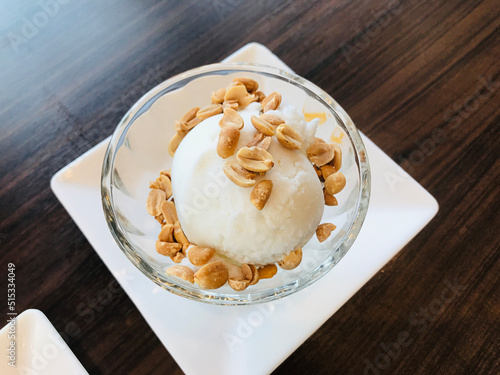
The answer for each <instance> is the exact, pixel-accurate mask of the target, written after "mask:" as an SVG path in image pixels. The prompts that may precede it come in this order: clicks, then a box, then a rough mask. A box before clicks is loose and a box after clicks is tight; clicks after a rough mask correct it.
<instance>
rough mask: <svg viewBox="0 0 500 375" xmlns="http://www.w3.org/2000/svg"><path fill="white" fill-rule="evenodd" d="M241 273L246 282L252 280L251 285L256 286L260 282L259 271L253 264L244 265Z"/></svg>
mask: <svg viewBox="0 0 500 375" xmlns="http://www.w3.org/2000/svg"><path fill="white" fill-rule="evenodd" d="M241 271H242V272H243V276H244V277H245V279H246V280H250V285H255V284H257V283H258V282H259V279H260V277H259V270H258V269H257V267H255V266H254V265H253V264H247V263H243V264H242V265H241Z"/></svg>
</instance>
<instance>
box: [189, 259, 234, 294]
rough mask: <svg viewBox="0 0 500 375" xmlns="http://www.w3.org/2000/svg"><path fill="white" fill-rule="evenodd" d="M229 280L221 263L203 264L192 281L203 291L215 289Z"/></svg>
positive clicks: (227, 272) (227, 273)
mask: <svg viewBox="0 0 500 375" xmlns="http://www.w3.org/2000/svg"><path fill="white" fill-rule="evenodd" d="M228 278H229V271H228V269H227V267H226V266H225V265H224V264H223V263H222V262H211V263H208V264H205V265H204V266H203V267H201V268H200V269H199V270H198V271H197V272H196V273H195V274H194V281H195V282H196V283H197V284H198V285H199V286H200V288H203V289H217V288H220V287H221V286H223V285H224V284H225V283H226V281H227V280H228Z"/></svg>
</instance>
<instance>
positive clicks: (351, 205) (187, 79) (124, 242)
mask: <svg viewBox="0 0 500 375" xmlns="http://www.w3.org/2000/svg"><path fill="white" fill-rule="evenodd" d="M234 77H249V78H252V79H254V80H256V81H257V82H258V83H259V86H260V87H259V90H262V91H263V92H264V93H265V94H269V93H271V92H273V91H277V92H280V93H281V94H282V96H283V101H287V102H288V103H289V104H292V105H294V106H295V107H297V108H299V109H301V110H302V111H303V113H305V114H306V118H308V119H310V118H313V117H318V118H320V125H319V126H318V130H317V132H316V137H319V138H322V139H323V140H325V141H326V142H328V143H336V144H338V145H339V146H340V147H341V149H342V168H341V171H342V173H343V174H344V175H345V177H346V181H347V183H346V186H345V188H344V189H343V190H342V191H341V192H340V193H339V194H336V197H337V199H338V205H337V206H325V208H324V212H323V217H322V220H321V223H325V222H327V223H333V224H335V225H336V227H337V228H336V230H334V231H333V232H332V234H331V235H330V237H329V238H328V239H327V240H326V241H324V242H322V243H320V242H319V241H318V239H317V237H316V235H313V236H312V238H311V240H310V241H309V242H308V243H307V244H306V245H305V246H303V259H302V262H301V264H300V265H299V266H298V267H297V268H295V269H293V270H283V269H280V268H279V267H278V273H277V274H276V275H275V276H274V277H273V278H271V279H264V280H261V281H259V282H258V283H257V284H256V285H251V286H249V287H248V288H247V289H245V290H244V291H241V292H237V291H235V290H233V289H231V288H230V287H229V285H227V284H226V285H225V286H223V287H221V288H219V289H215V290H205V289H202V288H200V287H199V286H198V285H197V284H196V283H194V284H191V283H189V282H187V281H184V280H182V279H180V278H177V277H175V276H171V275H169V274H166V273H165V270H166V269H167V268H168V267H170V266H172V265H175V263H174V262H173V261H172V260H171V259H170V258H169V257H166V256H163V255H160V254H158V253H157V252H156V250H155V243H156V240H157V237H158V233H159V231H160V226H159V224H158V222H157V221H156V220H155V219H154V218H153V217H152V216H150V215H149V214H148V212H147V210H146V200H147V197H148V194H149V191H150V189H149V182H150V181H154V180H155V179H156V178H157V177H158V176H159V173H160V171H161V170H165V169H169V168H170V167H171V165H172V160H173V159H172V157H171V156H170V154H169V152H168V143H169V141H170V139H171V138H172V136H173V135H174V134H175V127H174V123H175V121H176V120H178V119H179V118H181V116H182V115H183V114H184V113H185V112H186V111H187V110H189V109H190V108H192V107H195V106H198V107H203V106H204V105H207V104H210V96H211V93H212V92H213V91H215V90H217V89H218V88H220V87H225V86H227V85H228V84H229V83H230V82H232V80H233V78H234ZM202 124H203V123H202ZM101 197H102V204H103V209H104V214H105V217H106V221H107V223H108V226H109V229H110V231H111V234H112V235H113V237H114V239H115V240H116V242H117V244H118V246H119V247H120V249H121V250H122V251H123V252H124V253H125V255H126V256H127V258H128V259H129V260H130V261H131V262H132V263H133V264H134V265H135V266H136V267H137V268H138V269H139V270H140V271H141V272H142V273H144V275H146V276H147V277H148V278H149V279H151V280H152V281H153V282H154V283H156V284H158V285H159V286H161V287H162V288H164V289H166V290H168V291H170V292H172V293H174V294H176V295H179V296H182V297H185V298H189V299H191V300H196V301H202V302H206V303H212V304H219V305H244V304H254V303H260V302H268V301H272V300H275V299H278V298H282V297H285V296H287V295H290V294H292V293H295V292H298V291H299V290H302V289H304V288H306V287H307V286H308V285H311V284H312V283H314V282H315V281H317V280H318V279H319V278H321V277H322V276H324V275H325V274H326V273H327V272H329V271H330V270H331V269H332V268H333V267H334V266H335V265H336V264H337V263H338V262H339V261H340V259H341V258H342V257H343V256H344V255H345V254H346V253H347V251H348V250H349V249H350V248H351V246H352V244H353V243H354V241H355V240H356V237H357V235H358V233H359V231H360V229H361V226H362V224H363V221H364V219H365V216H366V212H367V209H368V202H369V197H370V167H369V164H368V160H367V156H366V150H365V146H364V145H363V142H362V140H361V137H360V135H359V133H358V131H357V129H356V127H355V126H354V124H353V122H352V120H351V119H350V118H349V116H348V115H347V113H346V112H345V111H344V110H343V109H342V108H341V107H340V106H339V105H338V104H337V102H335V100H333V98H331V97H330V96H329V95H328V94H327V93H326V92H324V91H323V90H321V89H320V88H319V87H317V86H316V85H314V84H312V83H311V82H309V81H307V80H305V79H303V78H301V77H299V76H297V75H294V74H291V73H289V72H286V71H283V70H281V69H277V68H273V67H268V66H262V65H256V64H235V63H232V64H226V63H223V64H212V65H207V66H202V67H199V68H196V69H193V70H190V71H187V72H185V73H182V74H179V75H177V76H175V77H172V78H170V79H168V80H166V81H165V82H163V83H161V84H159V85H158V86H156V87H155V88H153V89H152V90H151V91H149V92H148V93H147V94H145V95H144V96H143V97H142V98H141V99H140V100H139V101H138V102H137V103H136V104H134V106H133V107H132V108H131V109H130V110H129V111H128V112H127V114H126V115H125V116H124V117H123V119H122V120H121V121H120V123H119V124H118V126H117V128H116V130H115V132H114V133H113V136H112V138H111V141H110V143H109V146H108V149H107V151H106V155H105V158H104V163H103V168H102V180H101ZM174 199H175V197H174ZM297 220H300V218H297ZM117 256H118V254H117ZM181 264H186V265H189V266H191V265H190V264H189V263H188V262H187V258H186V259H185V260H184V261H183V262H182V263H181Z"/></svg>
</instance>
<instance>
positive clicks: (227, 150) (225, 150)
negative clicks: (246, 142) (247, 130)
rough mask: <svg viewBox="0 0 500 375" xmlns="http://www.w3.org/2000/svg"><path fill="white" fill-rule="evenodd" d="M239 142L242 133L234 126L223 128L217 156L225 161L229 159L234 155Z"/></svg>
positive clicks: (218, 142)
mask: <svg viewBox="0 0 500 375" xmlns="http://www.w3.org/2000/svg"><path fill="white" fill-rule="evenodd" d="M239 140H240V131H239V130H238V129H237V128H235V127H234V126H225V127H223V128H222V129H221V131H220V134H219V140H218V141H217V155H219V156H220V157H221V158H223V159H227V158H228V157H230V156H231V155H233V154H234V151H235V150H236V146H238V141H239Z"/></svg>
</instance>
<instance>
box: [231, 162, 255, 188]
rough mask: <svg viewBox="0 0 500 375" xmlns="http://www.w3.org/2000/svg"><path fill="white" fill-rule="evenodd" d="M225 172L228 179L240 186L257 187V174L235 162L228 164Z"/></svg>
mask: <svg viewBox="0 0 500 375" xmlns="http://www.w3.org/2000/svg"><path fill="white" fill-rule="evenodd" d="M223 171H224V174H225V175H226V176H227V178H229V179H230V180H231V181H233V182H234V183H235V184H236V185H238V186H241V187H245V188H246V187H252V186H254V185H255V180H254V178H255V173H252V172H250V171H248V170H246V169H245V168H243V167H242V166H241V165H239V164H238V162H236V161H234V160H231V161H228V162H226V163H225V164H224V167H223Z"/></svg>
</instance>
